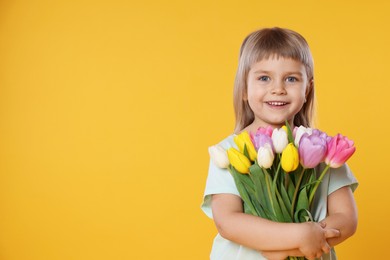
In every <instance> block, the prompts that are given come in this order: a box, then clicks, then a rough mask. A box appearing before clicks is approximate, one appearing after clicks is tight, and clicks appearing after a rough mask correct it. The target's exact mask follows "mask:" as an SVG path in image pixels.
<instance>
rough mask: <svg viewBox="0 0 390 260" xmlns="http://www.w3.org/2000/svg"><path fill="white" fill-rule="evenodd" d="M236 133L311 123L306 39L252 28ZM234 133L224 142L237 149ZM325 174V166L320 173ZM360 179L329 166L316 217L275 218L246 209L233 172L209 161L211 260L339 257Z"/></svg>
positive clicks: (206, 206)
mask: <svg viewBox="0 0 390 260" xmlns="http://www.w3.org/2000/svg"><path fill="white" fill-rule="evenodd" d="M234 109H235V115H236V126H235V131H234V132H235V134H237V133H239V132H241V131H247V132H252V133H255V132H256V130H257V129H258V128H259V127H266V126H272V127H274V128H275V127H276V128H280V127H281V126H283V125H284V124H285V121H286V120H287V121H288V122H289V124H290V125H291V126H299V125H303V126H306V127H311V125H312V121H313V112H314V80H313V60H312V56H311V53H310V50H309V47H308V45H307V42H306V40H305V39H304V38H303V37H302V36H301V35H299V34H298V33H296V32H294V31H291V30H288V29H281V28H267V29H262V30H259V31H255V32H253V33H251V34H250V35H249V36H247V37H246V39H245V40H244V42H243V44H242V46H241V50H240V58H239V64H238V70H237V74H236V81H235V86H234ZM235 134H232V135H230V136H228V137H227V138H226V139H224V140H223V141H222V142H221V143H220V145H221V146H222V147H223V148H225V149H226V150H227V149H228V148H230V147H232V146H233V147H236V145H235V144H234V141H233V137H234V135H235ZM320 171H321V170H320ZM356 187H357V181H356V179H355V178H354V176H353V175H352V173H351V172H350V170H349V168H348V166H346V165H344V166H342V167H340V168H337V169H331V171H330V172H328V174H327V175H326V176H325V178H324V180H323V181H322V183H321V185H320V188H319V189H318V191H317V194H316V199H315V200H314V205H315V207H314V212H312V215H313V217H314V219H315V220H316V221H318V222H306V223H278V222H272V221H270V220H266V219H263V218H260V217H256V216H252V215H248V214H245V213H243V205H242V200H241V198H240V196H239V192H238V191H237V188H236V186H235V183H234V180H233V178H232V176H231V174H230V173H229V172H228V170H226V169H221V168H218V167H216V166H215V165H214V164H213V163H212V162H210V168H209V175H208V179H207V183H206V189H205V193H204V200H203V204H202V209H203V211H204V212H205V213H206V214H207V215H208V216H209V217H210V218H213V219H214V222H215V225H216V227H217V229H218V232H219V234H218V235H217V236H216V238H215V240H214V244H213V248H212V251H211V255H210V258H211V259H212V260H222V259H223V260H228V259H235V260H241V259H242V260H252V259H253V260H260V259H285V258H286V257H287V256H305V257H306V258H307V259H315V258H322V259H336V255H335V252H334V250H333V246H335V245H337V244H339V243H341V242H342V241H344V240H345V239H347V238H348V237H350V236H351V235H353V234H354V232H355V230H356V226H357V210H356V205H355V201H354V198H353V194H352V192H353V191H354V190H355V188H356Z"/></svg>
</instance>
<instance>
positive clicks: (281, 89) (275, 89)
mask: <svg viewBox="0 0 390 260" xmlns="http://www.w3.org/2000/svg"><path fill="white" fill-rule="evenodd" d="M271 93H272V94H274V95H286V94H287V91H286V88H285V86H284V82H283V81H275V82H274V84H273V85H272V91H271Z"/></svg>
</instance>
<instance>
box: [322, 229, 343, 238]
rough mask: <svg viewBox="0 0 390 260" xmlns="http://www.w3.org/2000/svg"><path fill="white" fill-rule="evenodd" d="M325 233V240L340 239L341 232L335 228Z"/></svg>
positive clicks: (326, 230)
mask: <svg viewBox="0 0 390 260" xmlns="http://www.w3.org/2000/svg"><path fill="white" fill-rule="evenodd" d="M324 231H325V238H333V237H339V236H340V231H338V230H337V229H334V228H327V229H325V230H324Z"/></svg>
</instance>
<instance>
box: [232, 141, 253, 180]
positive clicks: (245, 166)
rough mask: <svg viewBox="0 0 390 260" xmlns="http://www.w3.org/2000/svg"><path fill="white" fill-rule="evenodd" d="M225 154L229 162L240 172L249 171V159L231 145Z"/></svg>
mask: <svg viewBox="0 0 390 260" xmlns="http://www.w3.org/2000/svg"><path fill="white" fill-rule="evenodd" d="M227 155H228V158H229V161H230V164H231V165H232V166H233V167H234V168H235V169H236V170H237V171H238V172H240V173H242V174H246V173H249V167H250V166H251V162H250V161H249V159H248V158H247V157H246V156H245V155H244V154H242V153H240V152H239V151H237V150H236V149H234V148H233V147H231V148H229V149H228V150H227Z"/></svg>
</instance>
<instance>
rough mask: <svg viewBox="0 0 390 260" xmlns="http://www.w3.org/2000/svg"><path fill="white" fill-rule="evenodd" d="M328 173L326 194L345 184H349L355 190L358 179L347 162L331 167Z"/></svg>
mask: <svg viewBox="0 0 390 260" xmlns="http://www.w3.org/2000/svg"><path fill="white" fill-rule="evenodd" d="M329 174H330V176H329V178H330V179H329V188H328V195H329V194H331V193H332V192H334V191H336V190H338V189H340V188H342V187H345V186H349V187H350V188H351V190H352V191H355V190H356V188H357V186H358V181H357V180H356V178H355V176H354V175H353V174H352V172H351V169H350V168H349V167H348V165H347V164H344V165H342V166H341V167H339V168H331V169H330V173H329Z"/></svg>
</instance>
